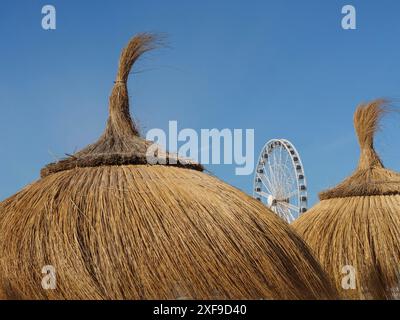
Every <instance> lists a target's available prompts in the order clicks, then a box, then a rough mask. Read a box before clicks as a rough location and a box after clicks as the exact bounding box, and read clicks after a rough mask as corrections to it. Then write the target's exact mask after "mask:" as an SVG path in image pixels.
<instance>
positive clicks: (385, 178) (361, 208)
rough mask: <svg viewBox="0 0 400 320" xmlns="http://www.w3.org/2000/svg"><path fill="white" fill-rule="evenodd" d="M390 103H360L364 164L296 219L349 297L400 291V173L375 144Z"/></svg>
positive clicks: (357, 122) (356, 122) (376, 296)
mask: <svg viewBox="0 0 400 320" xmlns="http://www.w3.org/2000/svg"><path fill="white" fill-rule="evenodd" d="M385 105H386V101H385V100H375V101H372V102H370V103H368V104H362V105H360V106H359V107H358V108H357V111H356V112H355V115H354V126H355V129H356V132H357V135H358V140H359V143H360V146H361V157H360V161H359V164H358V168H357V169H356V171H355V172H354V173H353V174H352V175H351V176H350V177H348V178H347V179H345V180H344V181H343V182H342V183H340V184H339V185H338V186H337V187H335V188H333V189H330V190H327V191H324V192H322V193H320V199H321V202H320V203H318V204H317V205H316V206H315V207H313V208H312V209H311V210H309V211H308V212H307V213H306V214H304V215H303V216H302V217H301V218H300V219H298V220H297V221H295V223H294V224H293V226H294V228H295V229H296V230H297V231H298V232H299V234H300V235H302V236H303V237H304V239H305V240H306V242H307V243H308V244H309V245H310V246H311V248H312V250H313V251H314V253H315V255H316V256H317V257H318V258H319V259H320V262H321V263H322V265H323V266H324V267H325V268H326V271H327V272H328V274H329V275H330V276H332V278H333V279H334V281H335V284H336V286H337V287H338V289H339V290H340V292H341V294H342V295H343V297H346V298H356V299H357V298H360V299H384V298H395V297H396V296H397V297H400V296H399V293H400V292H396V291H397V290H398V289H399V281H400V280H399V278H398V275H399V271H400V269H399V268H400V174H398V173H396V172H393V171H390V170H387V169H385V168H384V166H383V165H382V162H381V160H380V159H379V156H378V155H377V153H376V152H375V150H374V146H373V138H374V134H375V132H376V131H377V129H378V125H379V120H380V118H381V116H382V115H383V114H384V113H385V110H387V108H386V107H385ZM344 266H352V267H353V268H355V269H351V268H349V267H345V268H344V269H342V268H343V267H344ZM353 271H355V273H354V274H353V273H352V272H353ZM351 275H355V278H353V279H352V276H351ZM343 280H344V284H345V286H344V287H345V288H347V290H344V289H343V288H342V281H343ZM352 280H355V285H356V288H355V289H354V290H353V289H352Z"/></svg>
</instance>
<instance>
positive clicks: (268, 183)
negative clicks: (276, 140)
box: [263, 164, 275, 194]
mask: <svg viewBox="0 0 400 320" xmlns="http://www.w3.org/2000/svg"><path fill="white" fill-rule="evenodd" d="M263 168H264V172H267V168H266V167H265V164H264V166H263ZM270 175H271V174H269V175H266V174H265V175H263V178H264V182H265V183H266V184H267V185H268V187H269V188H268V189H269V190H270V191H271V194H274V193H275V188H274V185H273V184H272V182H271V180H270V179H269V177H268V176H270Z"/></svg>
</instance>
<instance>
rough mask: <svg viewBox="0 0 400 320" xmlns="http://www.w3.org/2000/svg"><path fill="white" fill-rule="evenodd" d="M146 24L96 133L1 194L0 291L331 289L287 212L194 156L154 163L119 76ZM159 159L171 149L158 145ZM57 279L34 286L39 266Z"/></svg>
mask: <svg viewBox="0 0 400 320" xmlns="http://www.w3.org/2000/svg"><path fill="white" fill-rule="evenodd" d="M156 46H157V38H156V37H155V36H153V35H150V34H139V35H137V36H135V37H134V38H133V39H132V40H131V41H130V42H129V44H128V46H127V47H126V48H125V49H124V50H123V52H122V55H121V58H120V64H119V69H118V75H117V78H116V81H115V85H114V88H113V90H112V93H111V97H110V108H109V109H110V116H109V119H108V122H107V127H106V130H105V132H104V133H103V135H102V136H101V137H100V139H99V140H98V141H97V142H96V143H94V144H92V145H89V146H88V147H86V148H84V149H83V150H81V151H79V152H77V153H75V154H74V155H72V156H70V157H68V158H66V159H63V160H61V161H59V162H57V163H53V164H50V165H48V166H46V167H45V168H44V169H43V170H42V178H41V179H40V180H38V181H36V182H34V183H32V184H30V185H28V186H26V187H25V188H24V189H23V190H21V191H20V192H18V193H17V194H15V195H13V196H11V197H10V198H8V199H6V200H5V201H3V202H1V203H0V258H1V259H0V297H1V298H4V299H177V298H185V299H330V298H335V297H337V292H336V290H335V289H334V288H333V286H332V285H331V283H330V280H329V278H328V277H327V275H326V274H325V273H324V271H323V270H322V268H321V266H320V265H319V263H318V262H317V261H316V260H315V259H314V257H313V256H312V255H311V253H310V251H309V249H308V247H307V246H306V245H305V243H304V242H303V241H302V240H301V239H300V238H299V236H297V235H296V234H295V233H294V232H293V231H292V230H291V229H290V227H289V225H288V224H287V223H285V222H284V221H282V220H281V219H280V218H278V217H277V216H276V215H275V214H274V213H272V212H271V211H269V210H268V209H267V208H266V207H265V206H264V205H263V204H261V203H259V202H258V201H256V200H255V199H252V198H251V197H249V196H248V195H246V194H244V193H243V192H241V191H239V190H238V189H235V188H233V187H231V186H230V185H228V184H226V183H224V182H222V181H220V180H218V179H217V178H215V177H213V176H211V175H208V174H206V173H204V172H202V169H203V168H202V166H201V165H200V164H196V163H194V162H193V161H184V162H178V163H176V161H167V162H166V163H165V164H163V165H161V164H153V163H151V162H148V161H147V159H146V150H147V148H149V146H151V145H152V142H149V141H146V140H144V139H142V138H141V137H140V136H139V134H138V130H137V128H136V126H135V125H134V123H133V121H132V119H131V117H130V114H129V100H128V92H127V85H126V82H127V80H128V75H129V72H130V70H131V68H132V66H133V64H134V63H135V62H136V61H137V60H138V59H139V57H140V56H141V55H142V54H143V53H145V52H147V51H149V50H151V49H153V48H154V47H156ZM167 157H168V160H172V159H173V157H175V160H176V156H173V155H169V154H167ZM45 266H52V267H54V270H55V271H56V280H57V282H56V288H55V289H52V290H46V289H44V288H42V280H43V277H44V275H43V274H42V273H41V272H42V270H43V267H45Z"/></svg>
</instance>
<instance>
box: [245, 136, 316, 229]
mask: <svg viewBox="0 0 400 320" xmlns="http://www.w3.org/2000/svg"><path fill="white" fill-rule="evenodd" d="M253 195H254V197H255V198H256V199H258V200H259V201H261V202H263V203H264V204H265V205H266V206H267V207H269V208H270V209H271V210H272V211H273V212H275V213H276V214H277V215H278V216H280V217H281V218H282V219H284V220H285V221H287V222H288V223H291V222H293V221H294V220H295V219H297V218H298V217H299V216H300V215H301V214H302V213H304V212H306V211H307V200H308V199H307V182H306V176H305V174H304V168H303V164H302V162H301V159H300V156H299V153H298V152H297V150H296V148H295V147H294V146H293V144H292V143H290V142H289V141H288V140H285V139H272V140H270V141H268V142H267V144H266V145H265V146H264V148H263V149H262V151H261V154H260V157H259V159H258V162H257V167H256V171H255V175H254V191H253Z"/></svg>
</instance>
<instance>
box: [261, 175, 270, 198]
mask: <svg viewBox="0 0 400 320" xmlns="http://www.w3.org/2000/svg"><path fill="white" fill-rule="evenodd" d="M258 177H259V178H260V180H261V183H262V184H263V185H264V187H265V189H267V191H268V192H269V193H270V194H272V192H271V190H270V188H269V187H268V185H269V184H268V180H267V179H268V177H267V176H263V175H261V174H258Z"/></svg>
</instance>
